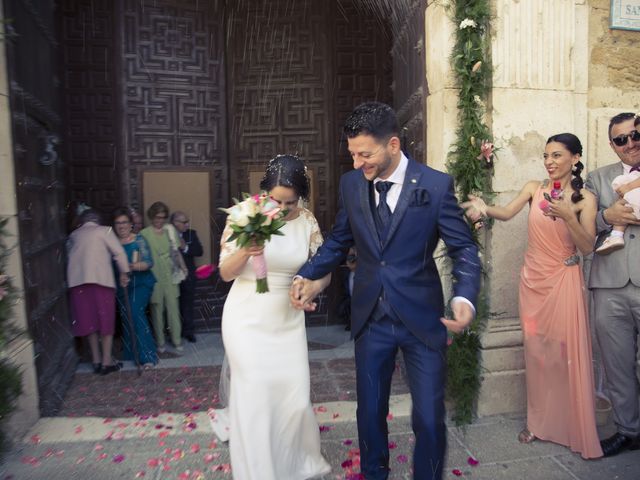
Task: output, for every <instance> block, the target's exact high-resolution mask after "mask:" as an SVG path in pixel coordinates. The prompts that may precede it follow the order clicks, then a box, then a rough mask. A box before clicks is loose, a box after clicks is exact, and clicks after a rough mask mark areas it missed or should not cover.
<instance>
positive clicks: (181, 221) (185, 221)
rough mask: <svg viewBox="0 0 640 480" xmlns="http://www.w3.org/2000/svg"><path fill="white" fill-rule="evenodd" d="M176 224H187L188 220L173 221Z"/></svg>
mask: <svg viewBox="0 0 640 480" xmlns="http://www.w3.org/2000/svg"><path fill="white" fill-rule="evenodd" d="M174 221H175V222H176V223H189V220H174Z"/></svg>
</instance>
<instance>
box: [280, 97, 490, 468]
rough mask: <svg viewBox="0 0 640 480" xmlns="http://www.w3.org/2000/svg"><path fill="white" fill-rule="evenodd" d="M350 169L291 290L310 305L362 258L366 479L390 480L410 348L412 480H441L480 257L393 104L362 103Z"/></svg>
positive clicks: (354, 327) (360, 359)
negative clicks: (452, 388)
mask: <svg viewBox="0 0 640 480" xmlns="http://www.w3.org/2000/svg"><path fill="white" fill-rule="evenodd" d="M343 132H344V134H345V135H346V137H347V142H348V148H349V152H350V153H351V157H352V158H353V166H354V170H353V171H351V172H348V173H346V174H344V175H343V176H342V178H341V179H340V190H339V191H340V197H339V205H338V213H337V216H336V220H335V224H334V227H333V230H332V232H331V233H330V235H329V236H328V238H327V240H326V241H325V243H324V244H323V246H322V247H321V248H320V249H319V250H318V252H317V253H316V255H315V256H314V257H312V258H311V259H310V260H309V261H308V262H307V263H306V264H305V265H304V266H303V267H302V268H301V269H300V271H299V272H298V276H296V279H295V280H294V283H293V285H292V286H291V300H292V303H293V304H294V306H296V307H297V308H304V309H307V310H309V309H313V308H314V304H313V302H312V301H313V299H314V298H315V297H316V296H317V295H318V294H319V293H320V286H319V282H317V279H321V278H322V277H324V276H325V275H326V274H328V273H330V272H331V271H332V270H334V269H335V268H336V267H337V266H338V265H339V264H340V263H342V261H343V260H344V259H345V257H346V255H347V251H348V250H349V248H350V247H351V246H355V247H356V249H357V251H358V265H357V267H356V272H355V280H354V288H353V296H352V309H351V335H352V337H353V338H354V340H355V360H356V383H357V395H358V411H357V420H358V437H359V443H360V460H361V469H362V473H363V474H364V476H365V478H366V479H367V480H378V479H386V478H388V475H389V447H388V440H387V422H386V417H387V414H388V411H389V393H390V387H391V375H392V373H393V371H394V367H395V357H396V353H397V351H398V349H401V350H402V353H403V356H404V361H405V365H406V369H407V375H408V378H409V388H410V390H411V398H412V401H413V413H412V422H413V431H414V433H415V438H416V444H415V454H414V468H413V471H414V479H416V480H427V479H428V480H431V479H436V480H439V479H440V478H442V469H443V461H444V453H445V448H446V430H445V424H444V417H445V411H444V386H445V376H446V342H447V328H448V329H449V330H451V331H454V332H461V331H462V330H464V329H465V328H466V327H467V326H468V325H469V324H470V323H471V321H472V320H473V317H474V313H475V309H474V307H473V302H475V300H476V296H477V294H478V288H479V282H480V262H479V260H478V251H477V248H476V245H475V243H474V241H473V239H472V237H471V234H470V231H469V228H468V226H467V224H466V223H465V221H464V220H463V216H462V211H461V210H460V208H459V207H458V203H457V201H456V197H455V196H454V188H453V181H452V179H451V177H450V176H448V175H446V174H444V173H441V172H438V171H436V170H433V169H431V168H429V167H427V166H425V165H422V164H419V163H417V162H414V161H413V160H409V159H408V158H407V157H406V156H405V155H404V154H403V153H402V151H401V149H400V139H399V128H398V121H397V118H396V115H395V113H394V111H393V110H392V109H391V107H389V106H388V105H385V104H382V103H377V102H370V103H364V104H362V105H360V106H358V107H356V109H355V110H354V111H353V112H352V113H351V115H350V116H349V118H348V119H347V121H346V124H345V126H344V129H343ZM441 238H442V239H443V240H444V242H445V244H446V246H447V248H448V252H449V255H450V256H451V258H452V259H453V275H454V277H455V280H456V282H455V283H454V291H455V296H454V298H453V300H452V301H451V309H452V311H453V316H454V319H452V320H448V319H444V318H442V317H443V314H444V299H443V294H442V286H441V284H440V277H439V275H438V270H437V268H436V265H435V262H434V259H433V251H434V249H435V248H436V245H437V243H438V240H439V239H441Z"/></svg>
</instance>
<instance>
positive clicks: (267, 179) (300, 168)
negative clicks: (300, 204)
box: [260, 155, 309, 200]
mask: <svg viewBox="0 0 640 480" xmlns="http://www.w3.org/2000/svg"><path fill="white" fill-rule="evenodd" d="M275 187H287V188H292V189H293V190H294V191H295V192H296V195H298V196H299V197H300V198H303V199H305V200H306V199H308V197H309V177H308V176H307V167H305V165H304V162H303V161H302V160H300V159H299V158H298V157H296V156H295V155H278V156H276V157H274V158H272V159H271V160H270V161H269V165H268V166H267V169H266V171H265V172H264V177H262V180H261V181H260V189H262V190H265V191H267V192H269V191H271V190H273V189H274V188H275Z"/></svg>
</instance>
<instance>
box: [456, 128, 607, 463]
mask: <svg viewBox="0 0 640 480" xmlns="http://www.w3.org/2000/svg"><path fill="white" fill-rule="evenodd" d="M581 155H582V145H581V144H580V140H578V138H577V137H576V136H575V135H573V134H570V133H563V134H559V135H554V136H552V137H550V138H549V140H547V145H546V147H545V153H544V165H545V168H546V170H547V173H548V175H549V179H548V180H544V181H543V182H539V181H531V182H528V183H527V184H526V185H525V186H524V188H523V189H522V190H521V191H520V193H519V194H518V196H516V198H515V199H514V200H512V201H511V203H509V204H508V205H506V206H504V207H501V206H487V205H486V204H485V203H484V202H483V201H482V199H479V198H477V197H473V196H471V197H470V201H468V202H466V203H464V204H463V205H462V206H463V207H464V208H466V210H467V212H466V213H467V216H468V217H469V218H470V219H471V220H472V221H477V220H479V219H481V218H482V217H491V218H495V219H497V220H509V219H511V218H512V217H514V216H515V215H516V214H517V213H518V212H520V211H521V210H522V209H523V208H524V206H525V205H526V204H527V203H528V204H529V206H530V210H529V220H528V234H529V242H528V247H527V251H526V254H525V259H524V266H523V267H522V271H521V274H520V292H519V293H520V319H521V322H522V331H523V334H524V354H525V368H526V369H525V372H526V380H527V425H526V427H525V428H524V429H523V430H522V431H521V432H520V434H519V436H518V439H519V440H520V442H522V443H530V442H532V441H534V440H535V439H536V438H539V439H541V440H547V441H551V442H555V443H559V444H561V445H565V446H567V447H569V448H570V449H571V450H572V451H574V452H578V453H580V454H581V455H582V457H584V458H597V457H601V456H602V450H601V448H600V442H599V439H598V432H597V430H596V421H595V390H594V382H593V371H592V361H591V339H590V333H589V325H588V320H587V308H586V300H585V292H584V278H583V276H582V269H581V268H580V257H579V256H578V251H579V252H580V253H581V254H582V255H587V254H589V253H591V251H592V250H593V244H594V239H595V216H596V199H595V197H594V196H593V194H591V193H590V192H588V191H587V190H585V189H584V188H583V181H582V178H581V177H580V172H581V171H582V169H583V165H582V163H581V162H580V157H581ZM556 182H560V186H561V188H562V194H561V198H560V199H557V200H554V199H553V198H552V197H553V196H555V195H552V192H551V189H552V186H553V184H554V183H556ZM545 194H546V196H549V197H551V200H549V199H548V198H545Z"/></svg>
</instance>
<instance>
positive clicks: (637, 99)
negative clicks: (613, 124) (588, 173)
mask: <svg viewBox="0 0 640 480" xmlns="http://www.w3.org/2000/svg"><path fill="white" fill-rule="evenodd" d="M588 3H589V62H588V68H589V95H588V109H589V151H590V152H591V155H590V156H589V157H588V158H587V168H588V169H593V168H597V167H601V166H603V165H607V164H609V163H612V162H616V161H617V160H618V159H617V157H616V156H615V154H614V153H613V151H612V150H611V148H610V147H609V142H608V138H607V127H608V123H609V119H610V118H611V117H612V116H613V115H615V114H617V113H620V112H623V111H627V112H628V111H630V112H640V48H639V47H638V45H640V31H638V32H635V31H628V30H612V29H609V9H610V3H611V2H610V0H590V1H589V2H588Z"/></svg>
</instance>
